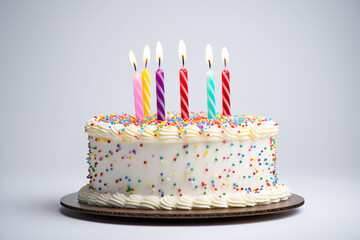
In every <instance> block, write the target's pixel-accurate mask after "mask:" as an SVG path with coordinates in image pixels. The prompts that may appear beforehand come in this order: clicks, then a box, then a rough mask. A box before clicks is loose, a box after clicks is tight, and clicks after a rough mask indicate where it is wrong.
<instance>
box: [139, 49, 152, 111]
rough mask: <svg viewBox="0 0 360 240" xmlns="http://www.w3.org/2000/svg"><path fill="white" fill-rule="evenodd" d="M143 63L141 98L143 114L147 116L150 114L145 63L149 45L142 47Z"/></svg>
mask: <svg viewBox="0 0 360 240" xmlns="http://www.w3.org/2000/svg"><path fill="white" fill-rule="evenodd" d="M143 59H144V63H145V70H144V71H143V72H142V73H141V78H142V98H143V102H144V116H145V117H146V116H149V115H150V114H151V106H150V99H151V98H150V72H149V70H147V65H148V63H149V61H150V47H149V45H146V46H145V48H144V57H143Z"/></svg>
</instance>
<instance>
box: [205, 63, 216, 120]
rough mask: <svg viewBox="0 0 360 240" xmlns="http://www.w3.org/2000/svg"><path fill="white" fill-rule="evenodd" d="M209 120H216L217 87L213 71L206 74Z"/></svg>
mask: <svg viewBox="0 0 360 240" xmlns="http://www.w3.org/2000/svg"><path fill="white" fill-rule="evenodd" d="M206 87H207V105H208V119H215V117H216V113H215V85H214V71H212V70H211V69H210V70H209V71H207V73H206Z"/></svg>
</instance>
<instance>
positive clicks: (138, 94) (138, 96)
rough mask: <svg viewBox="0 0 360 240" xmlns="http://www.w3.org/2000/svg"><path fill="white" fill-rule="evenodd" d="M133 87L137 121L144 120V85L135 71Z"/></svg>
mask: <svg viewBox="0 0 360 240" xmlns="http://www.w3.org/2000/svg"><path fill="white" fill-rule="evenodd" d="M133 85H134V101H135V115H136V118H137V119H143V117H144V111H143V98H142V92H143V91H142V85H141V76H140V74H139V73H138V72H137V71H135V73H134V75H133Z"/></svg>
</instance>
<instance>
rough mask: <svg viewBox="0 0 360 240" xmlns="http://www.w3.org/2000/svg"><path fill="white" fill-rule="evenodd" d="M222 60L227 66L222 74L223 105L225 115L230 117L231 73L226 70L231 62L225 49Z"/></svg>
mask: <svg viewBox="0 0 360 240" xmlns="http://www.w3.org/2000/svg"><path fill="white" fill-rule="evenodd" d="M222 58H223V60H224V64H225V70H224V71H222V73H221V79H222V96H223V98H222V100H223V101H222V103H223V104H222V105H223V113H222V114H223V115H224V116H230V115H231V114H230V72H229V71H228V70H227V69H226V63H227V61H229V53H228V50H227V49H226V48H225V47H224V48H223V50H222Z"/></svg>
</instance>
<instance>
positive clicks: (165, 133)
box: [159, 126, 179, 143]
mask: <svg viewBox="0 0 360 240" xmlns="http://www.w3.org/2000/svg"><path fill="white" fill-rule="evenodd" d="M159 139H160V141H162V142H168V143H178V142H179V130H178V128H177V127H174V126H166V127H163V128H161V131H159Z"/></svg>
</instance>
